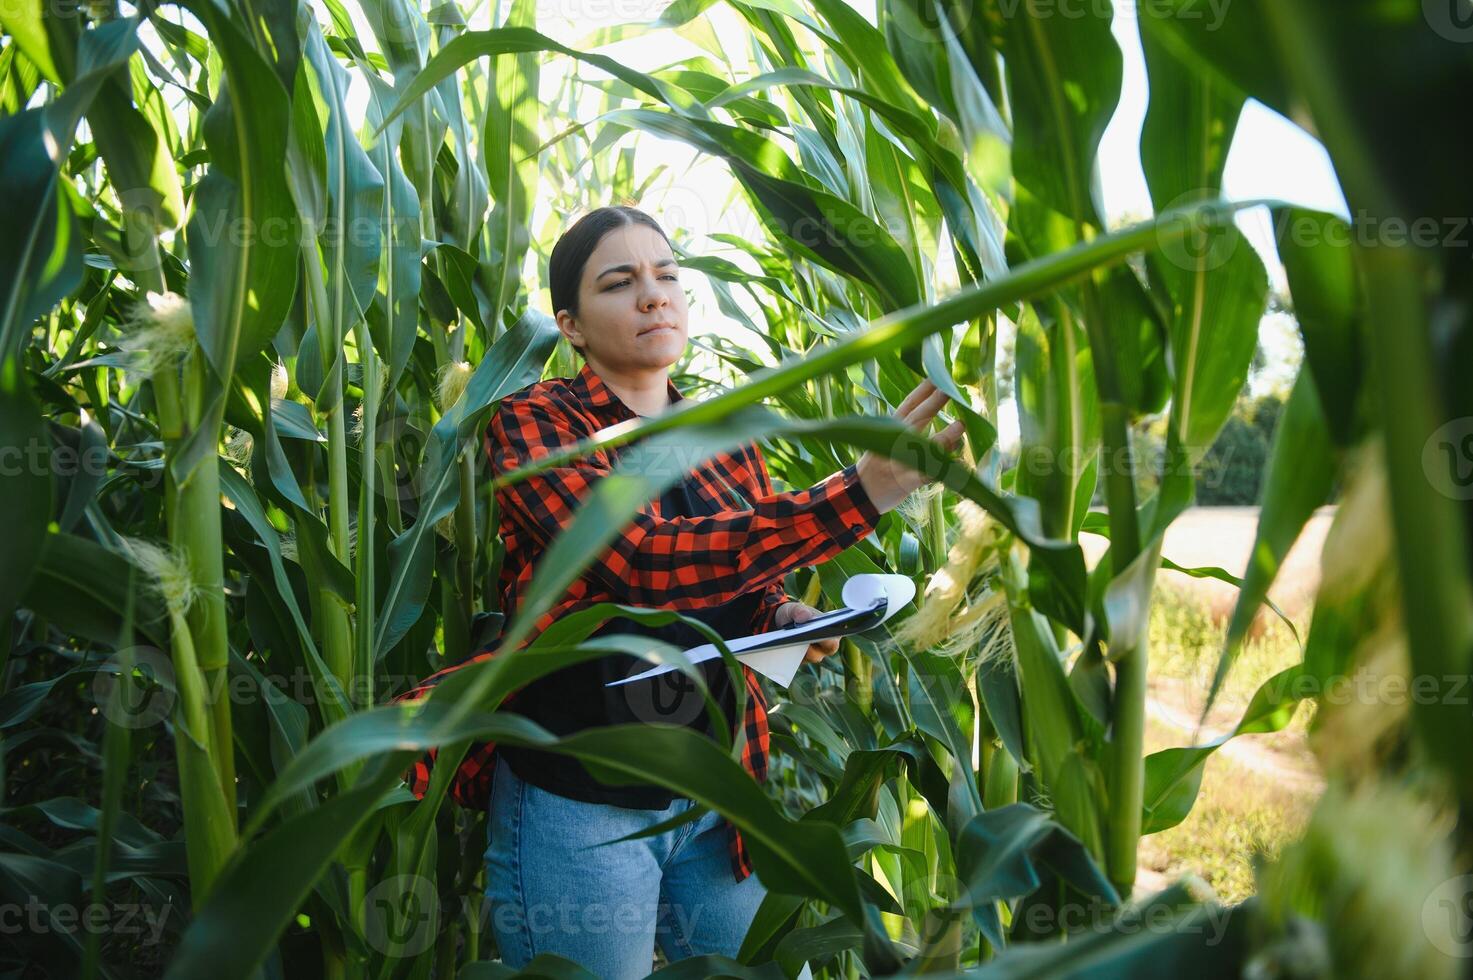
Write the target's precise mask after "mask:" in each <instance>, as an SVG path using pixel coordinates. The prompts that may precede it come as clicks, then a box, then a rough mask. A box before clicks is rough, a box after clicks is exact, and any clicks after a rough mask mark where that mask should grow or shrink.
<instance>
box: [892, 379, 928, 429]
mask: <svg viewBox="0 0 1473 980" xmlns="http://www.w3.org/2000/svg"><path fill="white" fill-rule="evenodd" d="M935 390H936V385H935V384H934V383H933V382H932V381H931V379H930V378H927V379H926V380H924V381H922V382H921V383H920V384H918V385H916V386H915V387H914V388H912V389H911V392H910V394H908V395H906V396H905V400H904V401H903V402H901V403H900V407H899V408H897V409H896V410H895V415H896V417H897V418H899V419H901V420H902V421H903V420H904V419H905V417H906V416H907V415H909V414H910V411H911V409H913V408H915V407H916V406H917V405H919V404H920V402H921V399H922V398H925V397H926V396H927V395H928V394H930V393H931V392H933V391H935Z"/></svg>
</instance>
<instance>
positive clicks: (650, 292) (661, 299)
mask: <svg viewBox="0 0 1473 980" xmlns="http://www.w3.org/2000/svg"><path fill="white" fill-rule="evenodd" d="M669 303H670V298H669V297H668V296H666V295H665V293H664V292H663V291H662V290H660V289H659V288H658V287H657V286H656V285H655V284H654V283H648V284H646V285H645V288H644V295H642V296H641V297H640V309H642V310H644V311H645V312H649V311H650V310H657V309H659V308H660V307H662V306H667V305H669Z"/></svg>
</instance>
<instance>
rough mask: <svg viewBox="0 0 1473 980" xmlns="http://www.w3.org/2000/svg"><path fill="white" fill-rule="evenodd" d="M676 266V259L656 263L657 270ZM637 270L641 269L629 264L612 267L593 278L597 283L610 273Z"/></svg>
mask: <svg viewBox="0 0 1473 980" xmlns="http://www.w3.org/2000/svg"><path fill="white" fill-rule="evenodd" d="M674 264H675V260H674V259H661V260H660V261H658V262H656V263H655V268H656V269H664V268H667V267H669V266H672V265H674ZM637 268H639V267H638V266H635V265H628V264H625V265H611V266H609V267H608V268H607V269H605V270H604V271H602V272H600V273H599V274H598V275H596V276H594V277H593V278H594V280H595V281H597V280H599V279H602V278H603V277H604V276H606V275H608V274H609V273H610V272H633V271H634V270H635V269H637Z"/></svg>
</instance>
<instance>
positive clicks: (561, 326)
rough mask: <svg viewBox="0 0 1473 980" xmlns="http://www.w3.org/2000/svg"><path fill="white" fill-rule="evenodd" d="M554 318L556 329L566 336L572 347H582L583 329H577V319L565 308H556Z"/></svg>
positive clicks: (583, 341)
mask: <svg viewBox="0 0 1473 980" xmlns="http://www.w3.org/2000/svg"><path fill="white" fill-rule="evenodd" d="M556 319H557V328H558V331H559V332H560V333H561V334H562V335H563V336H564V337H566V338H567V341H568V343H569V344H570V345H571V346H573V347H578V348H581V347H583V345H584V343H585V340H584V337H583V331H581V330H579V329H578V321H577V319H576V318H575V317H574V316H573V314H571V313H569V312H568V311H567V310H558V311H557V317H556Z"/></svg>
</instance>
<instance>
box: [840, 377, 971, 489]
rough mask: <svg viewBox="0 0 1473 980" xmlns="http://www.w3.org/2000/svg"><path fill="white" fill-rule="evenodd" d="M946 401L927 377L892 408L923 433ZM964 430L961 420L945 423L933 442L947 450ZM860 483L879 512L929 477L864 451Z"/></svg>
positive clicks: (947, 398) (943, 393) (913, 427)
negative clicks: (898, 404)
mask: <svg viewBox="0 0 1473 980" xmlns="http://www.w3.org/2000/svg"><path fill="white" fill-rule="evenodd" d="M948 400H949V396H948V395H947V394H946V392H944V391H941V390H940V389H938V388H937V387H936V385H935V384H933V383H932V382H931V380H930V379H929V378H928V379H927V380H925V381H922V382H921V383H920V384H918V385H916V386H915V388H914V389H913V390H912V391H911V393H910V394H908V395H906V396H905V401H903V402H901V403H900V407H899V408H897V409H896V410H895V418H897V419H899V420H900V421H902V422H904V423H905V424H906V425H908V426H910V427H911V428H912V429H914V430H916V432H917V433H920V434H924V433H925V431H926V426H928V425H930V423H931V420H932V419H933V418H935V417H936V413H937V412H938V411H940V410H941V406H942V405H945V404H946V402H947V401H948ZM965 433H966V428H965V426H963V425H962V422H961V420H960V419H958V420H957V421H955V422H953V423H951V425H948V426H947V427H946V428H945V429H943V430H941V432H940V433H938V434H937V435H936V436H935V439H934V441H935V442H936V444H937V445H939V446H940V447H941V448H943V449H945V450H947V451H950V450H952V449H955V448H956V447H957V445H958V444H959V443H960V442H961V438H962V436H963V435H964V434H965ZM858 470H859V483H860V485H861V486H863V487H864V490H865V493H867V494H869V498H870V500H872V501H874V504H875V509H876V510H878V511H879V512H880V513H881V514H883V513H885V512H886V511H890V510H894V509H895V507H896V506H898V505H899V503H900V502H901V501H902V500H904V499H905V498H906V497H908V496H910V494H911V492H912V491H913V490H916V489H919V488H920V487H923V486H925V485H926V484H927V483H931V482H933V481H932V478H931V477H929V476H926V475H925V474H924V473H919V472H917V471H915V470H913V469H911V468H910V467H908V466H906V465H904V464H903V463H898V462H896V461H895V460H892V459H889V458H887V457H884V456H877V455H876V454H874V453H873V452H866V453H865V454H864V455H863V456H861V457H859V463H858Z"/></svg>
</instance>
